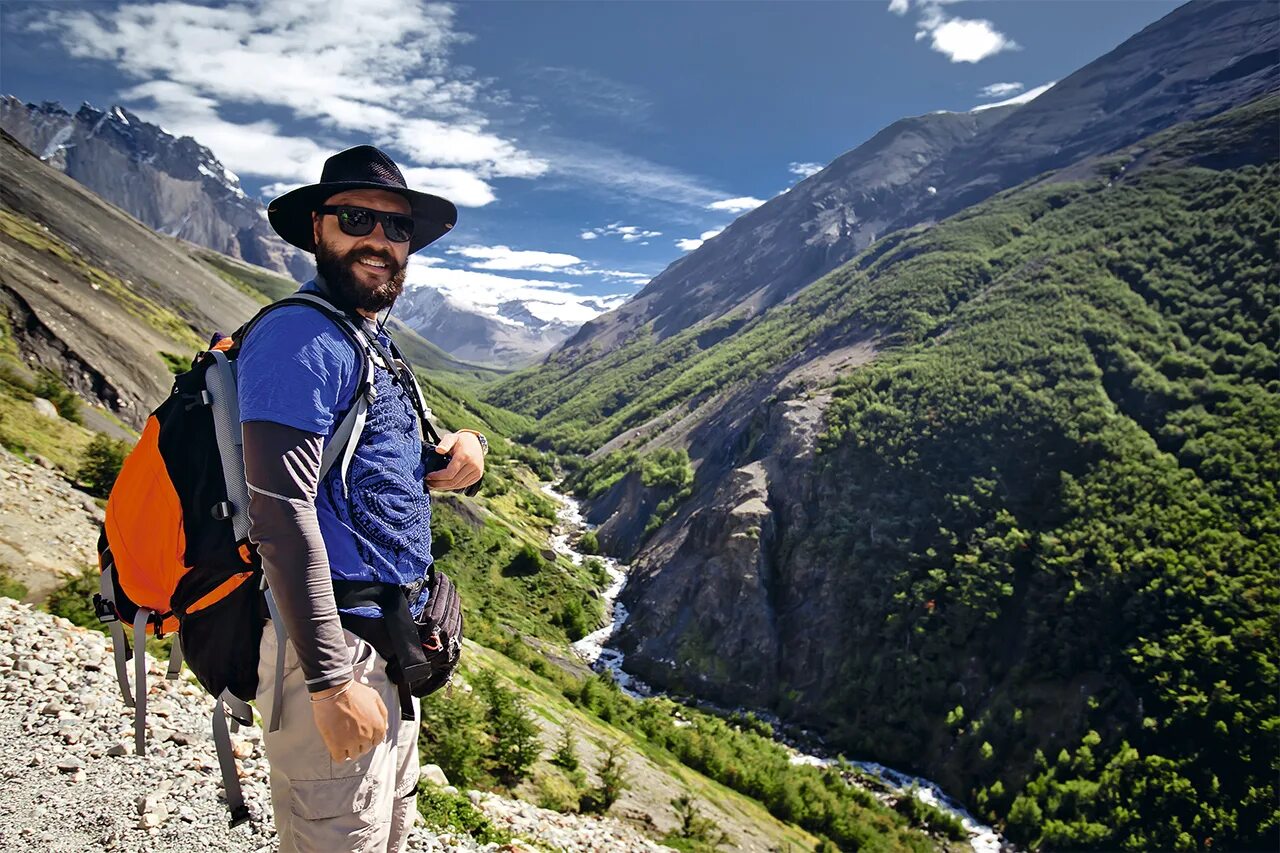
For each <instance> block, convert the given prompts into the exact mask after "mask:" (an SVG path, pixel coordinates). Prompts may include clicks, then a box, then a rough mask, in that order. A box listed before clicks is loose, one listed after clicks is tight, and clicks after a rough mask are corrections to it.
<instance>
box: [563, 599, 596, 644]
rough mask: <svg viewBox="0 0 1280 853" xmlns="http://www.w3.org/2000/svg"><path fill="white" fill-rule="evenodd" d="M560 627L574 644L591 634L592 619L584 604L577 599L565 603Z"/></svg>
mask: <svg viewBox="0 0 1280 853" xmlns="http://www.w3.org/2000/svg"><path fill="white" fill-rule="evenodd" d="M560 625H561V626H562V627H563V628H564V632H565V634H567V635H568V636H569V641H570V642H573V643H576V642H577V641H578V640H581V639H582V638H583V637H585V636H587V634H590V633H591V629H592V624H591V617H590V616H588V615H587V611H586V610H585V609H584V608H583V606H582V602H581V601H579V600H578V599H576V598H571V599H569V600H568V601H566V602H565V603H564V607H563V608H562V609H561V611H560Z"/></svg>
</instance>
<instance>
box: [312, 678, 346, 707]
mask: <svg viewBox="0 0 1280 853" xmlns="http://www.w3.org/2000/svg"><path fill="white" fill-rule="evenodd" d="M352 681H353V679H350V678H347V679H345V680H343V681H342V683H341V684H334V685H332V686H330V687H325V688H322V689H320V690H314V691H311V701H312V702H319V701H321V700H324V699H330V698H332V697H334V696H336V695H338V694H339V693H341V692H343V691H344V690H348V689H350V687H351V683H352Z"/></svg>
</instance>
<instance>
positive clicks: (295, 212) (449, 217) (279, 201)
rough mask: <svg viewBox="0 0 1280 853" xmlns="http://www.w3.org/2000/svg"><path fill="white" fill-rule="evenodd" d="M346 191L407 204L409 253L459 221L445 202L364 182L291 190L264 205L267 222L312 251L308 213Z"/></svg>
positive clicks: (296, 243)
mask: <svg viewBox="0 0 1280 853" xmlns="http://www.w3.org/2000/svg"><path fill="white" fill-rule="evenodd" d="M345 190H382V191H383V192H389V193H395V194H396V195H398V196H401V197H403V198H404V199H405V200H406V201H408V202H409V207H410V211H409V215H410V216H412V217H413V238H412V239H411V240H409V254H413V253H414V252H416V251H418V250H419V249H421V248H423V247H424V246H428V245H430V244H431V243H434V242H435V241H436V240H439V239H440V238H441V237H443V236H444V235H445V234H448V233H449V229H451V228H453V226H454V225H455V224H456V223H457V221H458V209H457V208H456V207H454V206H453V202H451V201H449V200H448V199H443V198H440V196H437V195H431V194H430V193H422V192H418V191H416V190H410V189H400V188H399V187H389V186H387V185H386V184H375V183H371V182H367V181H334V182H332V183H327V184H309V185H307V186H305V187H298V188H297V189H295V190H290V191H289V192H287V193H285V194H284V195H282V196H280V197H279V198H276V199H274V200H273V201H272V202H271V203H270V204H269V205H267V220H268V221H269V222H270V223H271V227H272V228H274V229H275V231H276V233H277V234H279V235H280V236H281V237H283V238H284V240H285V241H286V242H288V243H291V244H293V245H294V246H297V247H298V248H299V249H302V250H303V251H306V252H314V251H315V250H316V247H315V241H314V240H313V239H312V233H313V232H312V230H311V214H312V212H313V211H315V210H316V208H318V207H319V206H320V205H322V204H324V202H325V200H326V199H328V198H329V197H330V196H333V195H336V194H338V193H340V192H344V191H345Z"/></svg>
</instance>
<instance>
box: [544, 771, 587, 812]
mask: <svg viewBox="0 0 1280 853" xmlns="http://www.w3.org/2000/svg"><path fill="white" fill-rule="evenodd" d="M582 786H583V779H582V771H578V772H577V773H576V774H567V773H565V772H564V771H562V770H558V769H555V768H553V769H551V770H546V771H542V770H539V771H537V772H535V773H534V775H533V787H534V791H535V794H534V802H535V803H536V804H537V805H538V806H539V807H540V808H544V809H551V810H552V811H556V812H562V813H571V812H576V811H578V809H579V807H580V805H581V802H582Z"/></svg>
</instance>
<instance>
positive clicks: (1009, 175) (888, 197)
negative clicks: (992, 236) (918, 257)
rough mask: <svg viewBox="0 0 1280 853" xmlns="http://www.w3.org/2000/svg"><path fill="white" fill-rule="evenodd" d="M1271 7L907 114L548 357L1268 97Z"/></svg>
mask: <svg viewBox="0 0 1280 853" xmlns="http://www.w3.org/2000/svg"><path fill="white" fill-rule="evenodd" d="M1274 11H1275V10H1274V8H1273V7H1271V6H1270V5H1268V4H1267V3H1251V2H1228V1H1227V0H1224V2H1203V3H1202V2H1197V3H1190V4H1187V5H1186V6H1183V7H1181V8H1179V9H1177V10H1175V11H1174V12H1173V13H1171V14H1170V15H1168V16H1166V17H1165V18H1163V19H1161V20H1160V21H1157V22H1156V23H1154V24H1152V25H1151V26H1149V27H1147V28H1146V29H1145V30H1143V31H1142V32H1141V33H1139V34H1137V35H1135V36H1133V37H1132V38H1130V39H1129V40H1127V41H1126V42H1124V43H1123V44H1122V45H1120V46H1119V47H1117V48H1116V49H1115V50H1113V51H1112V52H1111V53H1109V54H1107V55H1106V56H1104V57H1101V58H1100V59H1098V60H1096V61H1095V62H1093V63H1090V64H1089V65H1087V66H1085V67H1084V68H1082V69H1080V70H1079V71H1077V72H1076V73H1074V74H1072V75H1071V76H1070V77H1068V78H1067V79H1065V80H1063V81H1061V82H1060V83H1058V84H1057V85H1055V86H1054V87H1053V88H1051V89H1049V91H1047V92H1046V93H1044V94H1042V95H1041V96H1039V97H1038V98H1036V99H1035V100H1033V101H1031V102H1030V103H1028V104H1025V105H1022V106H1009V107H1000V108H995V109H990V110H981V111H978V112H973V113H962V114H954V113H941V114H933V115H928V116H920V117H917V118H912V119H906V120H904V121H900V122H897V123H895V124H893V125H891V126H890V127H888V128H886V129H885V130H884V131H882V132H880V133H879V134H877V135H876V136H874V137H873V138H872V139H870V140H868V141H867V142H866V143H864V144H863V145H861V146H859V147H858V148H856V149H854V150H853V151H850V152H849V153H847V154H845V155H843V156H841V157H839V158H837V159H836V160H835V161H834V162H832V163H831V165H830V166H828V167H827V168H826V169H825V170H823V171H822V172H819V173H817V174H815V175H813V176H811V177H809V178H807V179H806V180H804V181H802V182H800V183H799V184H797V185H796V186H795V187H793V188H792V189H791V190H790V191H789V192H786V193H783V194H782V195H780V196H777V197H775V198H774V199H772V200H770V201H769V202H768V203H766V204H764V205H762V206H761V207H759V208H756V209H755V210H753V211H751V212H750V213H748V214H746V215H745V216H743V217H741V218H739V219H738V220H736V221H735V222H733V223H732V224H731V225H730V226H729V227H728V228H726V229H725V230H724V232H723V233H721V234H719V235H718V236H716V237H714V238H712V239H710V240H708V241H707V242H706V243H705V244H704V245H703V246H701V247H700V248H698V249H697V250H695V251H694V252H692V253H690V254H689V255H687V256H685V257H683V258H681V259H680V260H678V261H676V262H675V263H673V264H672V265H671V266H669V267H668V268H667V269H666V270H664V271H663V272H662V273H661V274H659V275H658V276H657V277H656V278H654V279H653V280H652V281H651V282H650V283H649V284H648V285H647V286H646V287H645V288H644V289H643V290H641V291H640V293H638V294H637V295H636V296H635V297H634V298H633V299H632V300H630V301H629V302H628V303H626V304H625V305H623V306H622V307H620V308H618V309H617V310H615V311H613V312H610V313H608V314H605V315H603V316H601V317H597V318H595V319H594V320H592V321H590V322H588V323H587V324H585V325H584V326H583V327H582V329H581V330H580V331H579V332H578V333H577V334H576V335H574V336H573V337H572V338H571V339H569V340H568V341H567V342H566V343H565V344H564V345H563V346H562V347H561V348H560V349H559V350H558V351H557V352H555V353H553V354H552V356H551V357H550V360H551V361H552V362H555V363H558V364H567V365H578V364H579V363H580V362H583V363H585V362H588V361H590V359H591V358H593V357H594V356H593V353H598V352H600V351H608V350H611V349H613V348H616V347H617V346H620V345H622V344H623V343H625V342H626V341H628V340H631V339H632V338H633V337H635V336H637V335H642V334H646V332H645V331H644V330H645V329H651V330H652V333H653V334H654V335H655V336H656V337H657V338H658V339H662V338H665V337H668V336H670V335H672V334H675V333H676V332H679V331H680V330H682V329H685V328H688V327H689V326H691V325H693V324H695V323H698V322H709V321H711V320H713V319H715V318H717V317H727V316H729V315H730V314H733V316H735V317H739V318H742V319H745V318H748V317H751V316H755V315H756V314H758V313H759V312H760V311H761V310H763V309H764V308H767V307H769V306H770V305H774V304H777V303H778V302H780V301H782V300H784V299H786V298H787V297H789V296H791V295H792V294H794V293H795V292H796V291H797V290H798V289H799V288H801V287H803V286H805V285H807V284H809V283H811V282H813V281H814V280H815V279H817V278H818V277H819V276H821V275H823V274H825V273H827V272H829V271H831V270H832V269H834V268H836V267H837V266H839V265H840V264H842V263H844V262H846V261H847V260H849V259H850V258H851V257H853V256H854V255H855V254H857V253H858V252H860V251H862V250H863V249H864V248H866V247H867V246H868V245H870V244H871V243H872V242H873V241H874V240H876V239H877V238H878V237H880V236H883V235H885V234H889V233H891V232H895V231H900V230H902V229H905V228H909V227H912V226H915V225H921V224H929V223H933V222H936V221H938V220H940V219H942V218H945V217H946V216H948V215H950V214H952V213H955V212H956V211H958V210H962V209H964V208H965V207H967V206H969V205H972V204H975V203H977V202H979V201H981V200H982V199H984V198H988V197H990V196H991V195H992V194H994V193H996V192H998V191H1000V190H1002V189H1005V188H1008V187H1011V186H1014V185H1015V184H1018V183H1021V182H1022V181H1024V180H1026V179H1028V178H1031V177H1032V176H1034V175H1037V174H1039V173H1041V172H1045V171H1048V170H1051V169H1057V168H1061V167H1063V166H1065V165H1068V164H1069V163H1072V162H1075V161H1076V160H1079V159H1082V158H1084V157H1087V156H1090V155H1092V154H1098V153H1102V152H1106V151H1111V150H1114V149H1116V148H1118V147H1120V146H1122V145H1126V144H1129V143H1131V142H1133V141H1136V140H1138V139H1141V138H1142V137H1144V136H1147V135H1149V134H1151V133H1154V132H1156V131H1158V130H1160V129H1161V128H1164V127H1168V126H1170V125H1172V124H1175V123H1177V122H1179V121H1184V120H1191V119H1196V118H1201V117H1204V116H1207V115H1212V114H1213V113H1215V112H1217V111H1220V110H1221V109H1223V108H1224V107H1225V106H1227V105H1230V104H1239V103H1244V102H1245V101H1247V100H1249V99H1251V98H1253V97H1257V96H1258V95H1260V94H1262V93H1263V92H1265V91H1268V90H1270V89H1271V88H1273V87H1274V86H1275V85H1276V80H1277V72H1276V64H1275V54H1276V50H1277V46H1278V44H1280V42H1278V41H1277V36H1276V30H1275V27H1274V26H1271V25H1272V24H1274V19H1275V15H1274Z"/></svg>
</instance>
